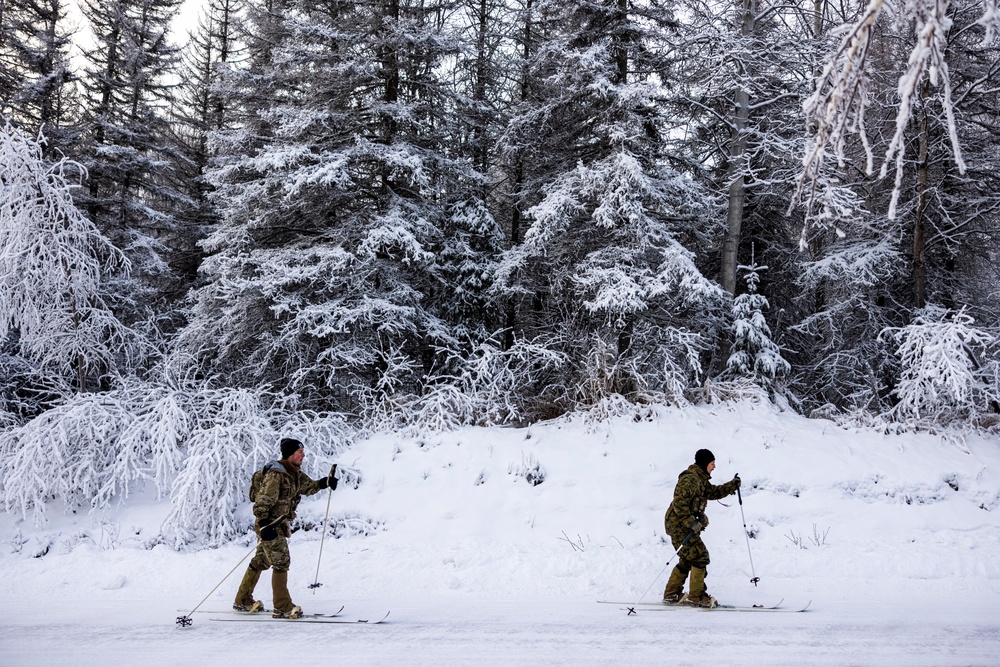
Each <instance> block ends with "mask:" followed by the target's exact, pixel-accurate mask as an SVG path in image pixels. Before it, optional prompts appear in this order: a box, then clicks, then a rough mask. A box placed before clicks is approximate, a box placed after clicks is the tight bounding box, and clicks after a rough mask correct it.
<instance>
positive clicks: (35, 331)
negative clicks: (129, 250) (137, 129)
mask: <svg viewBox="0 0 1000 667" xmlns="http://www.w3.org/2000/svg"><path fill="white" fill-rule="evenodd" d="M41 141H44V138H43V137H39V140H33V139H30V138H28V137H25V136H24V135H22V134H21V133H20V132H18V130H16V129H15V128H13V127H12V126H11V125H10V123H9V122H5V124H4V126H3V127H2V128H0V193H2V194H0V341H3V340H4V339H7V338H8V337H9V336H12V335H16V336H17V339H18V350H19V353H20V354H21V355H23V356H24V357H25V358H27V359H30V360H32V361H35V362H38V363H40V364H41V365H43V366H45V367H48V368H50V369H52V370H53V371H55V372H57V373H60V374H62V375H63V376H68V375H70V374H71V373H75V374H76V375H77V378H78V382H79V384H80V389H83V388H84V383H85V379H86V376H87V374H88V373H101V372H104V371H107V370H109V369H112V368H115V366H116V364H117V362H118V360H119V359H122V358H123V357H124V358H126V359H128V358H129V357H130V356H131V354H132V352H133V350H134V349H135V347H134V345H135V337H134V334H133V332H131V331H130V330H129V329H128V328H127V327H126V326H125V325H124V324H122V323H121V322H120V321H119V320H118V318H117V317H116V316H115V315H114V313H113V312H112V311H111V309H110V308H109V307H108V306H107V305H106V303H105V301H104V287H103V281H104V276H105V275H106V274H107V273H109V272H113V271H123V272H124V271H127V270H128V260H126V259H125V257H124V255H123V254H122V252H121V251H120V250H118V249H117V248H116V247H114V246H113V245H112V244H111V242H110V241H109V240H108V239H107V238H105V237H104V236H103V235H102V234H101V233H100V231H98V229H97V228H96V227H95V226H94V224H93V223H92V222H91V221H90V220H89V219H88V218H87V217H86V216H85V215H84V214H83V213H82V212H81V211H80V210H79V209H78V208H77V207H76V206H75V205H74V204H73V198H72V195H71V193H72V190H73V187H74V185H73V183H72V182H71V180H70V179H71V176H70V174H71V173H74V172H75V173H78V174H79V173H81V171H82V167H80V165H77V164H75V163H72V162H70V161H68V160H65V159H63V160H60V161H59V162H56V163H55V164H48V163H46V161H45V160H44V159H43V157H42V148H41V145H40V144H41Z"/></svg>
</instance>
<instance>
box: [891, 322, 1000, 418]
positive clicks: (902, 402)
mask: <svg viewBox="0 0 1000 667" xmlns="http://www.w3.org/2000/svg"><path fill="white" fill-rule="evenodd" d="M974 325H975V320H974V319H973V318H972V317H971V316H970V315H969V314H968V313H967V312H966V311H965V309H964V308H963V309H962V310H960V311H958V312H957V313H955V312H951V311H949V310H947V309H945V308H942V307H940V306H935V305H929V306H927V307H926V308H924V309H923V310H922V311H920V314H919V315H918V316H917V317H916V318H915V319H914V320H913V323H912V324H910V325H908V326H905V327H902V328H900V329H887V330H886V331H885V332H884V333H885V334H887V335H888V336H891V337H892V339H893V340H895V341H896V342H897V343H899V347H898V348H897V349H896V356H897V357H899V360H900V363H901V365H902V372H901V374H900V377H899V381H898V383H897V384H896V388H895V389H894V390H893V393H894V394H895V395H896V397H897V398H898V399H899V403H898V404H897V405H896V406H895V407H894V408H893V410H892V411H891V412H892V414H893V416H895V417H897V418H898V419H900V420H901V421H909V420H925V421H930V422H939V423H948V422H951V421H954V420H957V419H965V420H967V419H968V418H969V417H970V416H975V415H976V414H977V413H978V412H985V411H986V409H987V408H988V405H989V403H990V402H994V401H996V399H997V396H996V394H997V390H996V388H995V386H992V383H991V382H989V381H988V378H987V376H986V373H987V372H988V371H989V368H985V369H984V368H983V367H982V366H981V365H980V364H979V363H978V361H977V351H982V350H983V349H984V348H985V347H986V346H988V345H990V344H991V343H993V342H994V338H993V336H991V335H990V334H988V333H986V332H985V331H983V330H982V329H979V328H977V327H976V326H974Z"/></svg>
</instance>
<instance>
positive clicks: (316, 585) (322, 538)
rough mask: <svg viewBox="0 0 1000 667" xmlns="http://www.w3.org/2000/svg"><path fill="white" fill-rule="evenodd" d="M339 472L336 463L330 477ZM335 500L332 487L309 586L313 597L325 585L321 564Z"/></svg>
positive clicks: (327, 497) (327, 498) (328, 496)
mask: <svg viewBox="0 0 1000 667" xmlns="http://www.w3.org/2000/svg"><path fill="white" fill-rule="evenodd" d="M336 472H337V464H336V463H334V464H333V467H332V468H330V477H333V475H334V474H335V473H336ZM331 500H333V487H332V486H331V487H330V493H329V494H327V496H326V516H324V517H323V534H322V535H321V536H320V538H319V558H317V559H316V577H315V578H314V579H313V582H312V583H311V584H309V588H311V589H313V595H315V594H316V589H317V588H319V587H320V586H322V585H323V584H321V583H319V564H320V563H322V562H323V542H325V541H326V522H327V520H328V519H329V518H330V501H331Z"/></svg>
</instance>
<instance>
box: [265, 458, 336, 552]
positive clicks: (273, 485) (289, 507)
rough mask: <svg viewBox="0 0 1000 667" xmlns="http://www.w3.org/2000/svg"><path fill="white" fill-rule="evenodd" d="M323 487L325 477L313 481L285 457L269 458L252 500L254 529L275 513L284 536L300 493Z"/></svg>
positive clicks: (266, 523) (305, 493) (272, 517)
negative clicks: (279, 458) (255, 523)
mask: <svg viewBox="0 0 1000 667" xmlns="http://www.w3.org/2000/svg"><path fill="white" fill-rule="evenodd" d="M325 488H327V480H326V478H325V477H324V478H323V479H321V480H319V481H316V480H314V479H312V478H310V477H309V475H307V474H305V473H304V472H302V471H301V470H296V469H295V468H294V467H292V466H291V465H289V464H288V462H287V461H271V462H270V463H268V464H267V465H266V466H264V480H263V481H262V482H261V485H260V490H259V491H258V492H257V496H256V499H255V500H254V503H253V515H254V516H255V517H256V518H257V530H258V531H259V530H260V529H261V528H262V527H264V526H266V525H268V524H269V523H271V522H272V521H274V520H275V519H277V518H279V517H284V520H283V521H281V522H280V524H279V525H280V527H281V528H280V530H279V532H281V533H283V534H284V535H285V537H289V536H290V535H291V526H290V524H291V522H292V520H293V519H294V518H295V510H296V509H297V508H298V506H299V500H301V498H302V496H304V495H305V496H311V495H313V494H314V493H317V492H319V491H321V490H323V489H325Z"/></svg>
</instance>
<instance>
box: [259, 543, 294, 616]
mask: <svg viewBox="0 0 1000 667" xmlns="http://www.w3.org/2000/svg"><path fill="white" fill-rule="evenodd" d="M263 544H264V550H265V552H266V553H267V557H268V560H269V561H270V562H271V566H272V567H273V568H274V571H273V572H272V573H271V593H272V596H273V599H274V613H275V615H276V616H280V615H289V614H292V612H293V611H294V610H295V604H294V603H293V602H292V595H291V593H289V592H288V568H289V567H291V565H292V556H291V554H289V552H288V540H287V539H285V537H284V536H281V535H279V536H278V537H276V538H274V539H273V540H270V541H268V542H264V543H263ZM300 611H301V610H300Z"/></svg>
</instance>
